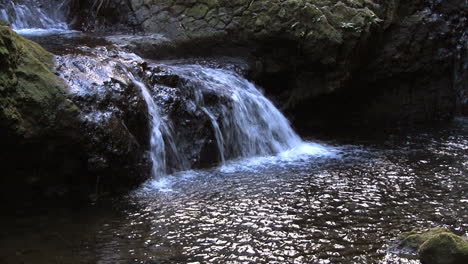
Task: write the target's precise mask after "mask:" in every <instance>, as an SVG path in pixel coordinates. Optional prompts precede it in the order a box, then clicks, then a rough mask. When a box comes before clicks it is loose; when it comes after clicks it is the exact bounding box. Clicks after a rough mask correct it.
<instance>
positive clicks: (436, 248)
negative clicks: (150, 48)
mask: <svg viewBox="0 0 468 264" xmlns="http://www.w3.org/2000/svg"><path fill="white" fill-rule="evenodd" d="M400 239H401V240H402V241H401V243H400V246H401V247H406V248H409V249H413V250H417V251H418V254H419V258H420V260H421V262H422V263H425V264H466V263H468V242H467V241H465V240H464V239H463V238H461V237H460V236H457V235H455V234H453V233H450V232H449V231H448V230H447V229H445V228H442V227H436V228H432V229H430V230H419V229H417V230H413V231H411V232H408V233H403V234H402V235H401V236H400Z"/></svg>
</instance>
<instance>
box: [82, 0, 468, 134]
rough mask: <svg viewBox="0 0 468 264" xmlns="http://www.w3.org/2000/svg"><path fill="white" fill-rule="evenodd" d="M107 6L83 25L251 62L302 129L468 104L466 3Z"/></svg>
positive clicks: (431, 113) (147, 52)
mask: <svg viewBox="0 0 468 264" xmlns="http://www.w3.org/2000/svg"><path fill="white" fill-rule="evenodd" d="M103 2H104V4H103V5H102V6H101V9H100V10H101V11H100V12H101V14H103V15H97V16H96V17H97V19H94V20H93V19H90V20H89V21H94V22H96V21H106V15H104V14H106V13H113V14H115V13H118V14H119V15H118V16H115V15H114V16H113V17H112V19H115V17H119V18H120V19H119V22H118V23H117V24H119V25H126V27H127V28H128V29H130V28H131V29H132V30H141V31H143V32H145V33H147V34H149V33H157V34H161V36H163V37H164V38H165V39H167V40H168V41H166V42H162V43H161V42H157V43H156V42H155V43H152V44H151V43H147V42H145V43H144V44H140V45H134V47H136V50H135V51H136V52H139V53H140V54H141V55H144V56H146V57H152V58H156V59H159V58H168V57H184V56H185V57H187V56H219V55H229V56H243V57H246V58H248V60H249V61H250V65H251V71H250V74H249V76H250V78H251V79H254V80H255V81H257V82H258V83H259V84H260V85H262V86H263V87H265V89H266V90H267V93H269V94H270V95H271V96H273V97H275V98H276V100H277V102H278V103H279V104H281V105H283V108H285V109H287V110H288V111H289V112H290V113H291V115H292V116H293V117H295V118H296V119H297V120H300V121H301V122H300V123H301V124H304V123H310V124H307V125H305V126H306V127H308V126H310V127H313V126H315V125H318V126H320V125H319V123H322V121H326V120H333V122H336V121H346V120H354V121H353V124H356V125H361V124H364V123H367V124H371V123H380V122H379V121H380V120H387V121H389V123H399V124H408V123H415V122H425V121H429V120H434V119H436V120H444V119H447V118H450V117H452V116H453V115H454V114H455V113H456V112H457V111H458V112H460V109H463V108H464V109H466V90H467V88H466V86H467V85H466V73H465V72H466V71H464V69H465V68H463V67H466V55H465V56H464V54H466V28H467V18H466V13H467V12H468V7H467V3H466V1H463V0H448V1H438V0H411V1H399V0H390V1H383V0H345V1H339V0H236V1H227V0H199V1H177V0H173V1H169V0H166V1H160V0H128V1H127V0H109V1H103ZM88 6H90V4H88ZM96 24H97V25H98V26H96V27H95V28H96V29H99V30H110V31H112V30H115V28H112V27H106V26H105V23H102V22H101V23H95V25H96ZM119 29H122V27H119ZM463 38H464V39H465V40H463ZM168 47H169V48H168ZM461 50H462V51H461ZM454 65H455V66H454ZM462 65H465V66H462ZM456 67H458V68H457V69H455V68H456ZM454 75H456V76H457V77H456V78H457V80H454ZM401 98H404V100H400V99H401ZM350 99H352V100H353V101H352V102H350ZM314 105H315V106H316V107H314ZM381 106H383V107H381ZM303 113H305V116H310V115H309V113H313V114H314V117H313V119H311V118H309V119H307V118H306V119H304V118H303V117H302V116H303ZM348 113H352V116H348ZM361 120H362V121H361ZM390 120H392V122H390ZM313 123H315V124H313ZM296 125H297V124H296Z"/></svg>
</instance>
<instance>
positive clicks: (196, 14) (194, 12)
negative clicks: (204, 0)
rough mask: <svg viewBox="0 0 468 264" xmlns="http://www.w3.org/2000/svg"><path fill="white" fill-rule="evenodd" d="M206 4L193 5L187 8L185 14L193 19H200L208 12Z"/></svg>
mask: <svg viewBox="0 0 468 264" xmlns="http://www.w3.org/2000/svg"><path fill="white" fill-rule="evenodd" d="M208 9H209V8H208V6H207V5H205V4H198V5H195V6H194V7H192V8H190V9H189V10H187V16H189V17H193V18H195V19H201V18H203V17H205V15H206V13H208Z"/></svg>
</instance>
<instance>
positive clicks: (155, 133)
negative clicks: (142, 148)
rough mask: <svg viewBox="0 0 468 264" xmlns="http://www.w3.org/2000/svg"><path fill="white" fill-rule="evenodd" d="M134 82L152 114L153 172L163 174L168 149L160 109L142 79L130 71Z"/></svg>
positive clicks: (129, 74) (158, 174) (155, 174)
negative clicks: (138, 78)
mask: <svg viewBox="0 0 468 264" xmlns="http://www.w3.org/2000/svg"><path fill="white" fill-rule="evenodd" d="M128 76H129V77H130V79H131V80H132V82H133V83H134V84H135V85H136V86H138V88H140V90H141V94H142V95H143V98H144V99H145V102H146V105H147V107H148V114H149V115H150V118H151V119H150V122H151V133H150V146H151V149H150V156H151V161H152V163H153V166H152V174H153V176H161V175H164V174H165V173H166V151H165V149H166V148H165V144H164V139H163V134H162V126H163V125H162V120H161V117H160V116H159V110H158V107H157V105H156V103H155V102H154V100H153V98H152V97H151V94H150V92H149V90H148V88H147V87H146V85H145V84H143V83H142V82H141V81H139V80H137V79H136V78H135V77H134V76H133V74H131V73H128Z"/></svg>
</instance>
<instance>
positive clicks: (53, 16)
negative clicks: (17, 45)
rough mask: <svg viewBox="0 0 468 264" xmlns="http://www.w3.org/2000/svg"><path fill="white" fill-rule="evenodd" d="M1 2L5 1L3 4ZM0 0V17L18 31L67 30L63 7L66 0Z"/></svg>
mask: <svg viewBox="0 0 468 264" xmlns="http://www.w3.org/2000/svg"><path fill="white" fill-rule="evenodd" d="M3 2H6V3H4V4H3ZM3 2H2V1H0V19H2V20H5V21H7V22H9V23H10V24H11V26H12V28H13V29H14V30H15V31H17V32H18V33H24V34H33V33H43V32H62V31H68V30H69V28H68V25H67V23H66V21H65V20H66V17H65V9H66V6H67V3H68V0H49V1H46V0H18V1H3Z"/></svg>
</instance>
